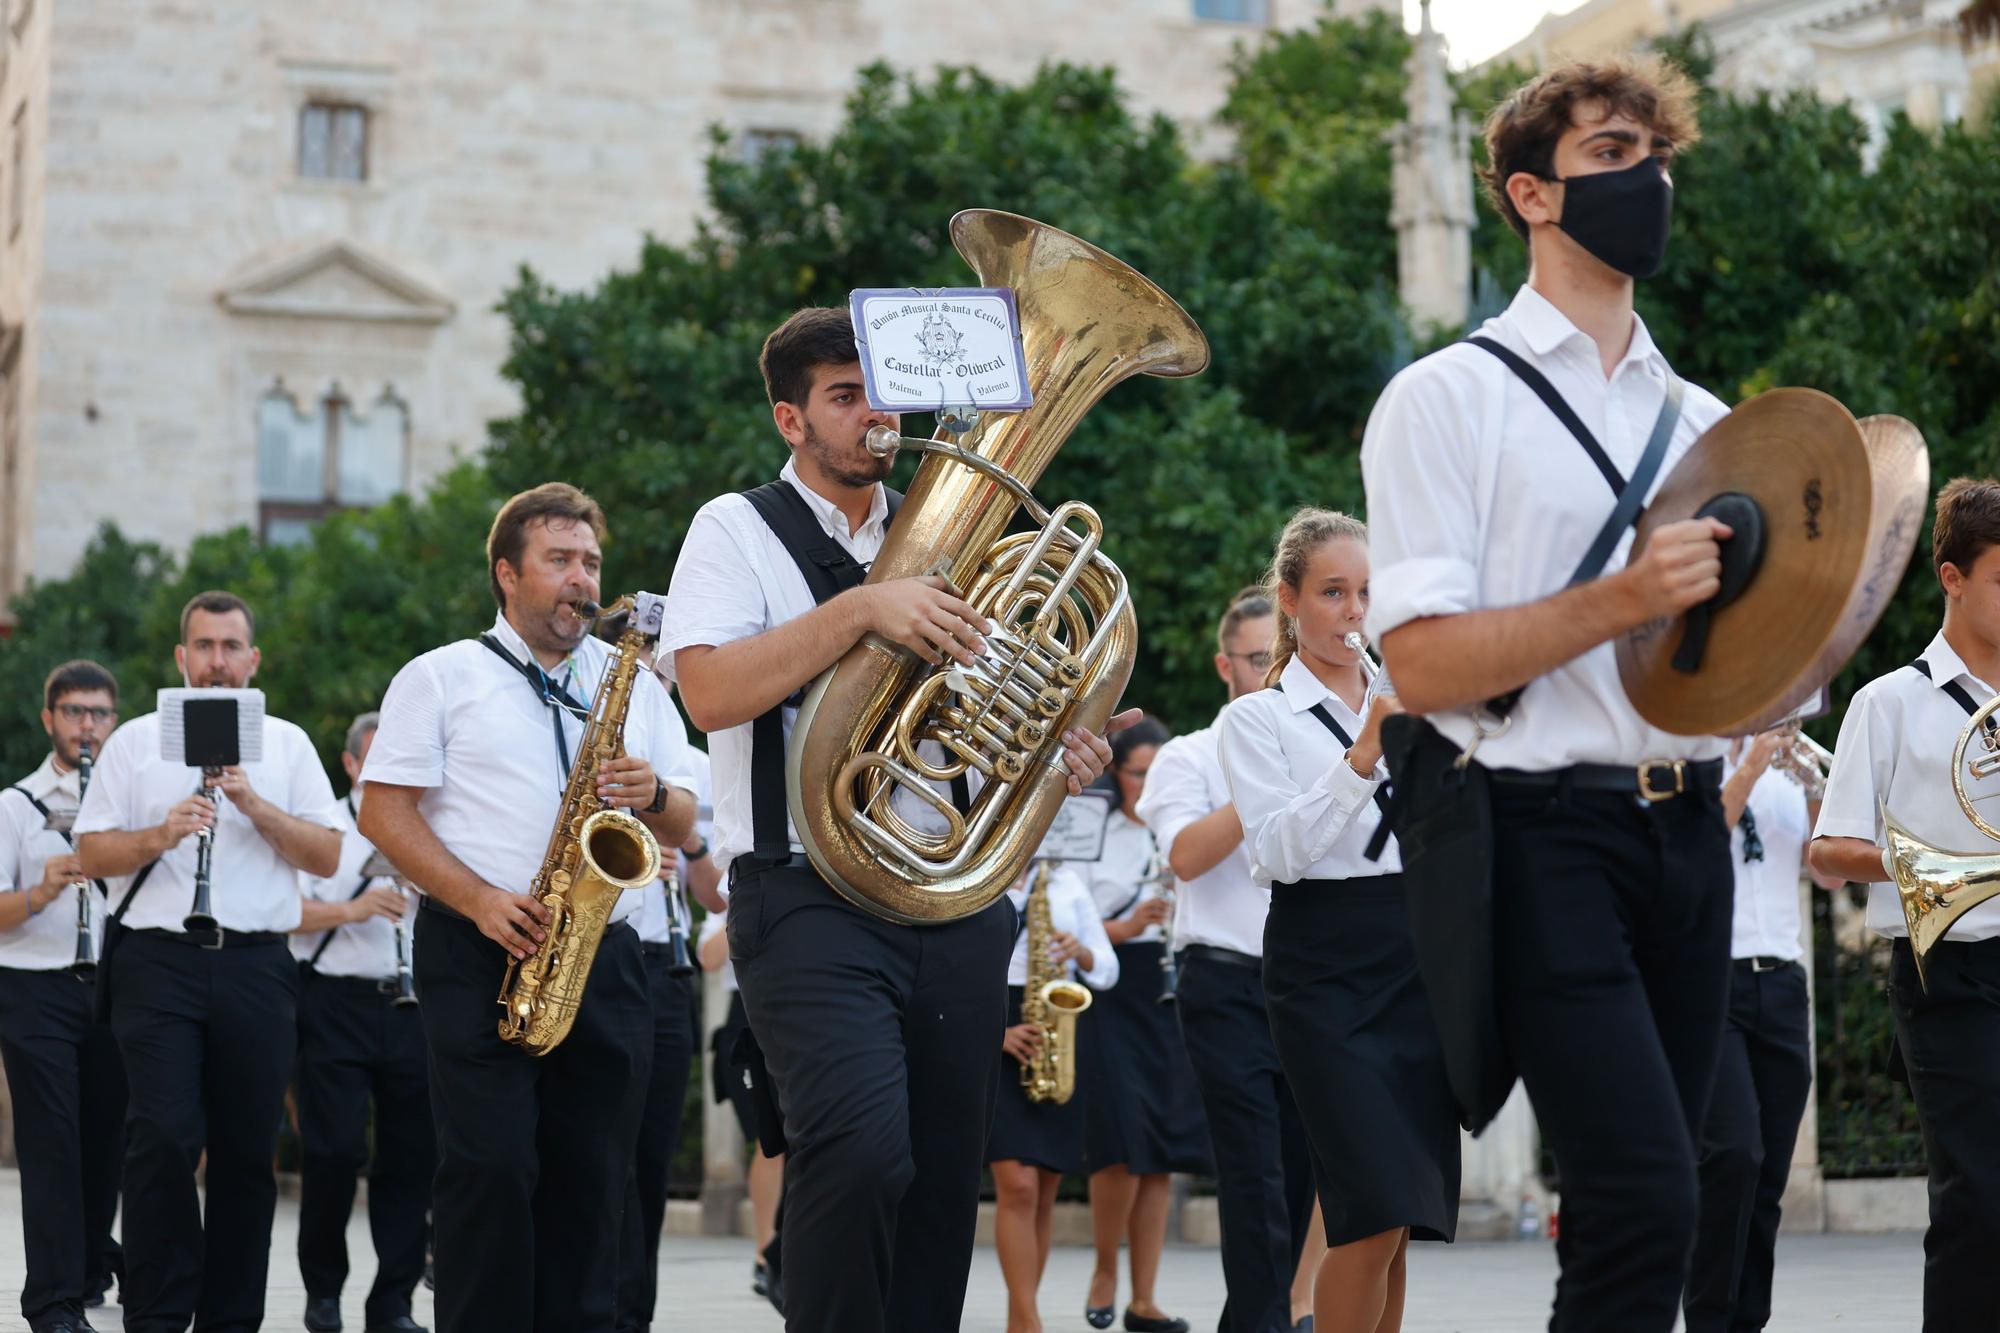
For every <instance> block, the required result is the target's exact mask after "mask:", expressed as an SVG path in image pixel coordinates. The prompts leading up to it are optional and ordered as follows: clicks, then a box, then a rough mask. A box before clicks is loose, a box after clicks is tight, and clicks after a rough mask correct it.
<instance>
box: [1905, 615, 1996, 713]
mask: <svg viewBox="0 0 2000 1333" xmlns="http://www.w3.org/2000/svg"><path fill="white" fill-rule="evenodd" d="M1922 658H1923V662H1924V665H1926V666H1928V667H1929V668H1930V669H1931V688H1933V689H1938V690H1941V689H1943V688H1944V687H1945V686H1947V685H1949V684H1951V683H1952V682H1953V681H1955V680H1958V679H1959V678H1960V677H1963V678H1964V679H1966V680H1969V681H1971V682H1972V683H1973V684H1974V685H1976V686H1978V687H1979V688H1978V690H1977V691H1976V693H1978V694H1979V695H1980V696H1981V697H1982V698H1984V697H1989V696H1991V694H1992V693H1993V691H1992V689H1991V688H1990V687H1989V686H1988V685H1987V684H1986V682H1985V681H1982V680H1981V679H1979V677H1977V676H1975V675H1973V674H1972V671H1971V670H1970V668H1968V667H1967V666H1966V665H1965V659H1964V658H1962V657H1960V656H1959V655H1958V652H1957V650H1956V649H1954V648H1953V647H1952V646H1951V644H1950V643H1948V642H1946V641H1945V637H1944V631H1943V630H1939V631H1938V632H1937V634H1936V636H1935V637H1933V638H1932V639H1931V641H1930V646H1929V647H1927V648H1925V649H1924V651H1923V653H1922Z"/></svg>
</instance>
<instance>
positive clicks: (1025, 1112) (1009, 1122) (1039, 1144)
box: [986, 986, 1101, 1175]
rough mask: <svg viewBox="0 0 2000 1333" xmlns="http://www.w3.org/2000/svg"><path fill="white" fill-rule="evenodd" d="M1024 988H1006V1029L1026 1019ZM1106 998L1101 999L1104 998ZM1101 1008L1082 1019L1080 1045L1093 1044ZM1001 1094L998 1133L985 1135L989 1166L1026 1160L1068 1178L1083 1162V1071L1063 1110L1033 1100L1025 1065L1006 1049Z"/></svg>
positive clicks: (1002, 1059) (1093, 1008)
mask: <svg viewBox="0 0 2000 1333" xmlns="http://www.w3.org/2000/svg"><path fill="white" fill-rule="evenodd" d="M1021 995H1022V987H1020V986H1009V987H1008V988H1007V1026H1008V1027H1013V1026H1014V1025H1015V1024H1016V1023H1019V1022H1020V1021H1021ZM1100 998H1101V997H1100ZM1096 1011H1097V1005H1096V1004H1095V1003H1093V1004H1092V1005H1091V1007H1090V1011H1089V1012H1087V1013H1085V1014H1084V1015H1083V1016H1082V1018H1080V1019H1079V1020H1078V1021H1077V1041H1078V1043H1079V1045H1080V1046H1082V1047H1088V1046H1089V1044H1090V1035H1091V1023H1090V1020H1091V1019H1092V1018H1094V1017H1096ZM999 1059H1000V1095H999V1097H998V1098H996V1099H995V1100H996V1105H995V1106H994V1108H993V1132H992V1133H991V1134H989V1135H987V1137H986V1160H987V1161H989V1162H1009V1161H1012V1162H1026V1163H1027V1164H1028V1165H1029V1166H1038V1167H1040V1168H1042V1169H1043V1170H1044V1171H1056V1172H1060V1173H1062V1174H1064V1175H1067V1174H1068V1173H1069V1172H1071V1171H1074V1170H1076V1169H1077V1168H1078V1167H1079V1166H1081V1165H1082V1164H1083V1104H1084V1090H1083V1086H1082V1078H1081V1071H1080V1067H1079V1077H1078V1080H1077V1083H1078V1086H1077V1090H1076V1093H1075V1095H1074V1096H1072V1097H1071V1098H1070V1099H1069V1100H1068V1101H1067V1102H1064V1103H1063V1104H1062V1105H1060V1106H1058V1105H1057V1104H1056V1103H1054V1102H1031V1101H1029V1100H1028V1092H1027V1089H1025V1088H1023V1087H1022V1086H1021V1062H1020V1061H1018V1060H1016V1059H1015V1058H1014V1057H1013V1056H1011V1055H1009V1054H1007V1052H1005V1051H1001V1052H999Z"/></svg>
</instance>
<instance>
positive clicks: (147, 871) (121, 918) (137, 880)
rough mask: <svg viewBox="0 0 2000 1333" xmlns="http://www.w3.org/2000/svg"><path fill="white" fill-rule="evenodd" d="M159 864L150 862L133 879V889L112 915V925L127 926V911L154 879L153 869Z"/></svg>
mask: <svg viewBox="0 0 2000 1333" xmlns="http://www.w3.org/2000/svg"><path fill="white" fill-rule="evenodd" d="M159 864H160V863H159V862H158V861H148V862H146V864H145V865H143V866H141V867H139V873H138V874H136V875H134V876H133V877H132V887H131V888H129V889H127V890H125V896H124V897H123V898H121V899H119V900H118V906H117V908H116V909H114V910H113V911H112V913H111V924H112V925H114V926H122V925H124V924H125V909H126V908H128V907H130V906H131V905H132V900H133V899H134V898H136V897H138V896H139V890H141V889H143V888H145V887H146V881H147V880H149V879H151V878H152V877H153V868H154V867H155V866H157V865H159ZM105 896H106V897H109V896H110V893H109V892H108V891H107V892H106V894H105Z"/></svg>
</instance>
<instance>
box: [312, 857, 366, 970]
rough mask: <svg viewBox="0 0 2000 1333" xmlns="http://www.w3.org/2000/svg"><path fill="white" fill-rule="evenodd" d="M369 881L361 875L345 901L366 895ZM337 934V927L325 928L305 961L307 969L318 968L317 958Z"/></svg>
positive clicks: (338, 928)
mask: <svg viewBox="0 0 2000 1333" xmlns="http://www.w3.org/2000/svg"><path fill="white" fill-rule="evenodd" d="M369 879H370V877H369V876H367V875H363V876H362V877H361V882H360V883H359V884H356V885H355V886H354V892H352V893H350V894H348V895H347V901H349V902H353V901H354V900H355V899H356V898H359V897H360V896H361V895H362V894H364V893H366V892H367V891H368V883H369ZM339 933H340V927H339V926H329V927H327V931H326V934H324V935H322V936H320V938H319V947H318V948H317V949H314V950H313V951H312V957H310V958H308V959H306V966H307V967H318V966H319V956H320V955H321V954H323V953H325V952H326V946H327V945H329V944H331V943H333V937H334V936H335V935H338V934H339Z"/></svg>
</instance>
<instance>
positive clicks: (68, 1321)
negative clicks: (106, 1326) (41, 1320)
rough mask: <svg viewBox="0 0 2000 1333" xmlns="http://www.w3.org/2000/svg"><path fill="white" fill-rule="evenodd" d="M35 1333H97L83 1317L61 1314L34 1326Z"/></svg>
mask: <svg viewBox="0 0 2000 1333" xmlns="http://www.w3.org/2000/svg"><path fill="white" fill-rule="evenodd" d="M32 1327H33V1328H34V1333H97V1330H96V1329H94V1328H92V1327H91V1326H90V1321H89V1320H87V1319H85V1318H84V1317H83V1316H82V1315H77V1314H59V1315H56V1316H55V1317H54V1318H52V1319H50V1320H49V1321H48V1322H47V1323H45V1324H35V1325H33V1326H32Z"/></svg>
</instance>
